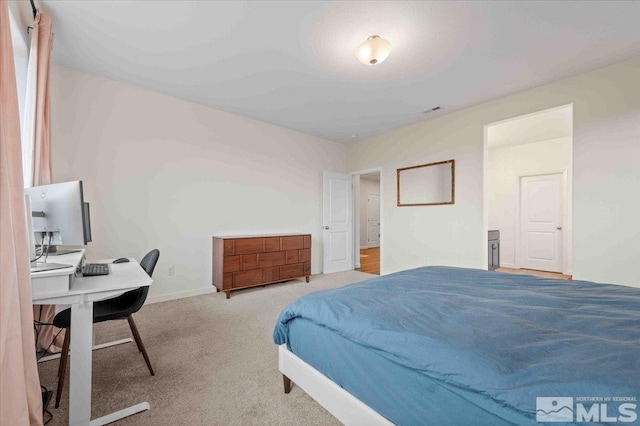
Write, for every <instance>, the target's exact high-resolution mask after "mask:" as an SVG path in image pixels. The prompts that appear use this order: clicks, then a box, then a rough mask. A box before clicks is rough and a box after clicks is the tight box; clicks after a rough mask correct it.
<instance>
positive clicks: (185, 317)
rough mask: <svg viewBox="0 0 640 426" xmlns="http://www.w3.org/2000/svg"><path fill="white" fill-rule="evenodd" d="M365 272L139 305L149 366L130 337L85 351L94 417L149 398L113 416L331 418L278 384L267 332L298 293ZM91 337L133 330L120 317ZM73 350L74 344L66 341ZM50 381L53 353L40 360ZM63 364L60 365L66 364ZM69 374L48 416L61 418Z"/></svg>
mask: <svg viewBox="0 0 640 426" xmlns="http://www.w3.org/2000/svg"><path fill="white" fill-rule="evenodd" d="M371 277H373V275H370V274H365V273H362V272H357V271H347V272H339V273H335V274H327V275H316V276H313V277H311V282H310V283H309V284H307V283H305V282H304V280H295V281H289V282H287V283H282V284H274V285H270V286H266V287H256V288H253V289H248V290H241V291H237V292H233V293H232V295H231V299H229V300H227V299H225V294H224V293H215V294H208V295H204V296H198V297H191V298H186V299H180V300H173V301H169V302H163V303H156V304H152V305H145V306H144V307H143V308H142V309H141V310H140V311H139V312H138V313H136V314H134V318H135V320H136V324H137V326H138V330H139V332H140V335H141V337H142V340H143V342H144V344H145V347H146V349H147V352H148V353H149V358H150V359H151V364H152V365H153V369H154V370H155V373H156V375H155V376H151V375H150V374H149V371H148V370H147V367H146V365H145V363H144V359H143V358H142V355H141V354H140V353H139V352H138V350H137V348H136V346H135V343H129V344H125V345H119V346H115V347H110V348H106V349H101V350H97V351H94V352H93V388H92V409H91V414H92V418H94V419H95V418H97V417H100V416H103V415H105V414H108V413H111V412H113V411H117V410H120V409H123V408H126V407H128V406H131V405H133V404H137V403H140V402H143V401H148V402H149V404H150V405H151V410H149V411H145V412H142V413H140V414H136V415H135V416H132V417H129V418H126V419H123V420H121V421H119V422H117V423H115V424H119V425H338V424H340V423H339V422H338V421H337V420H336V419H335V418H334V417H333V416H332V415H331V414H329V413H328V412H327V411H326V410H325V409H324V408H322V407H321V406H320V405H319V404H318V403H316V402H315V401H313V400H312V399H311V398H310V397H309V396H308V395H307V394H306V393H305V392H304V391H302V390H301V389H300V388H298V387H297V386H294V387H293V389H292V391H291V393H290V394H289V395H286V394H284V392H283V389H282V375H281V374H280V372H279V371H278V348H277V346H276V345H275V344H274V343H273V340H272V337H271V336H272V333H273V327H274V324H275V321H276V319H277V317H278V315H279V314H280V311H281V310H282V309H283V308H284V307H285V306H286V305H287V304H288V303H289V302H291V301H293V300H294V299H296V298H297V297H299V296H301V295H303V294H306V293H310V292H313V291H317V290H323V289H328V288H336V287H341V286H343V285H346V284H350V283H354V282H358V281H362V280H365V279H368V278H371ZM95 334H96V343H102V342H107V341H112V340H117V339H123V338H126V337H131V333H130V330H129V327H128V324H127V322H126V321H111V322H106V323H101V324H96V326H95ZM71 349H72V350H73V348H71ZM38 369H39V372H40V380H41V382H42V384H43V385H45V386H46V387H47V388H49V389H54V390H55V387H56V384H57V377H56V376H57V369H58V361H49V362H45V363H41V364H39V365H38ZM67 374H68V372H67ZM68 383H69V381H68V377H67V380H66V385H65V389H64V392H63V396H62V401H61V404H60V408H58V409H54V408H53V405H54V402H53V401H52V402H51V404H50V406H49V407H50V411H51V412H52V413H53V416H54V417H53V420H52V421H51V422H50V423H49V425H52V426H56V425H66V424H68V407H69V385H68Z"/></svg>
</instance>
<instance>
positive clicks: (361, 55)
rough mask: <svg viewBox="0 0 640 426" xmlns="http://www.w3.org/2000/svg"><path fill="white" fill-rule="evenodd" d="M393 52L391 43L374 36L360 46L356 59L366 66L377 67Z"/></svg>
mask: <svg viewBox="0 0 640 426" xmlns="http://www.w3.org/2000/svg"><path fill="white" fill-rule="evenodd" d="M389 52H391V43H389V41H388V40H385V39H383V38H380V36H377V35H372V36H371V37H369V38H368V39H367V40H366V41H365V42H364V43H362V44H361V45H360V46H358V49H357V50H356V57H357V58H358V59H359V60H360V62H362V63H363V64H365V65H376V64H379V63H380V62H382V61H384V60H385V59H387V56H389Z"/></svg>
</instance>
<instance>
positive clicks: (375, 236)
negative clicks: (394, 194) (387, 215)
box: [367, 195, 380, 248]
mask: <svg viewBox="0 0 640 426" xmlns="http://www.w3.org/2000/svg"><path fill="white" fill-rule="evenodd" d="M367 246H368V247H369V248H371V247H380V196H379V195H368V196H367Z"/></svg>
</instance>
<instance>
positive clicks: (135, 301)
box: [120, 249, 160, 315]
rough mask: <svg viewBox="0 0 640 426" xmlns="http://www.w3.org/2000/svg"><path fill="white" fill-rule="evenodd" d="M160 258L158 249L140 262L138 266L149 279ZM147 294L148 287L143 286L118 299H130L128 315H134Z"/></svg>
mask: <svg viewBox="0 0 640 426" xmlns="http://www.w3.org/2000/svg"><path fill="white" fill-rule="evenodd" d="M159 258H160V251H159V250H158V249H153V250H151V251H150V252H149V253H147V254H146V255H145V256H144V257H143V258H142V260H141V261H140V266H142V269H144V270H145V271H146V272H147V274H148V275H149V276H150V277H151V276H152V275H153V270H154V269H155V268H156V263H158V259H159ZM148 293H149V286H144V287H140V288H137V289H135V290H131V291H128V292H126V293H125V294H123V295H122V296H120V297H126V298H128V299H131V300H132V302H131V308H130V309H128V310H127V311H128V313H127V314H128V315H131V314H134V313H136V312H138V311H139V310H140V308H142V305H144V302H145V300H147V294H148Z"/></svg>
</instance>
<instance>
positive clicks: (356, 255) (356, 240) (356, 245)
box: [349, 167, 384, 275]
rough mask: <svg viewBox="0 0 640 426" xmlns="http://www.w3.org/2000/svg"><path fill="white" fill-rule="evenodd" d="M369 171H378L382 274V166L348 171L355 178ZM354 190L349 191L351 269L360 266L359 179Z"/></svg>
mask: <svg viewBox="0 0 640 426" xmlns="http://www.w3.org/2000/svg"><path fill="white" fill-rule="evenodd" d="M369 173H378V174H379V175H380V246H379V247H380V275H383V273H382V271H383V269H382V259H383V253H384V247H383V246H384V244H383V243H382V237H383V235H384V234H383V232H384V231H383V229H384V220H383V218H382V206H383V205H384V190H383V188H384V187H383V176H382V167H372V168H369V169H363V170H357V171H354V172H349V174H350V175H351V176H352V178H354V179H355V177H356V176H358V179H360V176H362V175H367V174H369ZM355 186H356V185H354V190H353V191H351V197H352V200H351V201H352V203H353V228H354V230H353V231H354V232H353V259H354V267H353V269H357V268H359V267H360V203H359V202H356V200H357V201H359V199H360V181H359V180H358V187H357V188H356V187H355ZM356 197H357V198H356Z"/></svg>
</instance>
